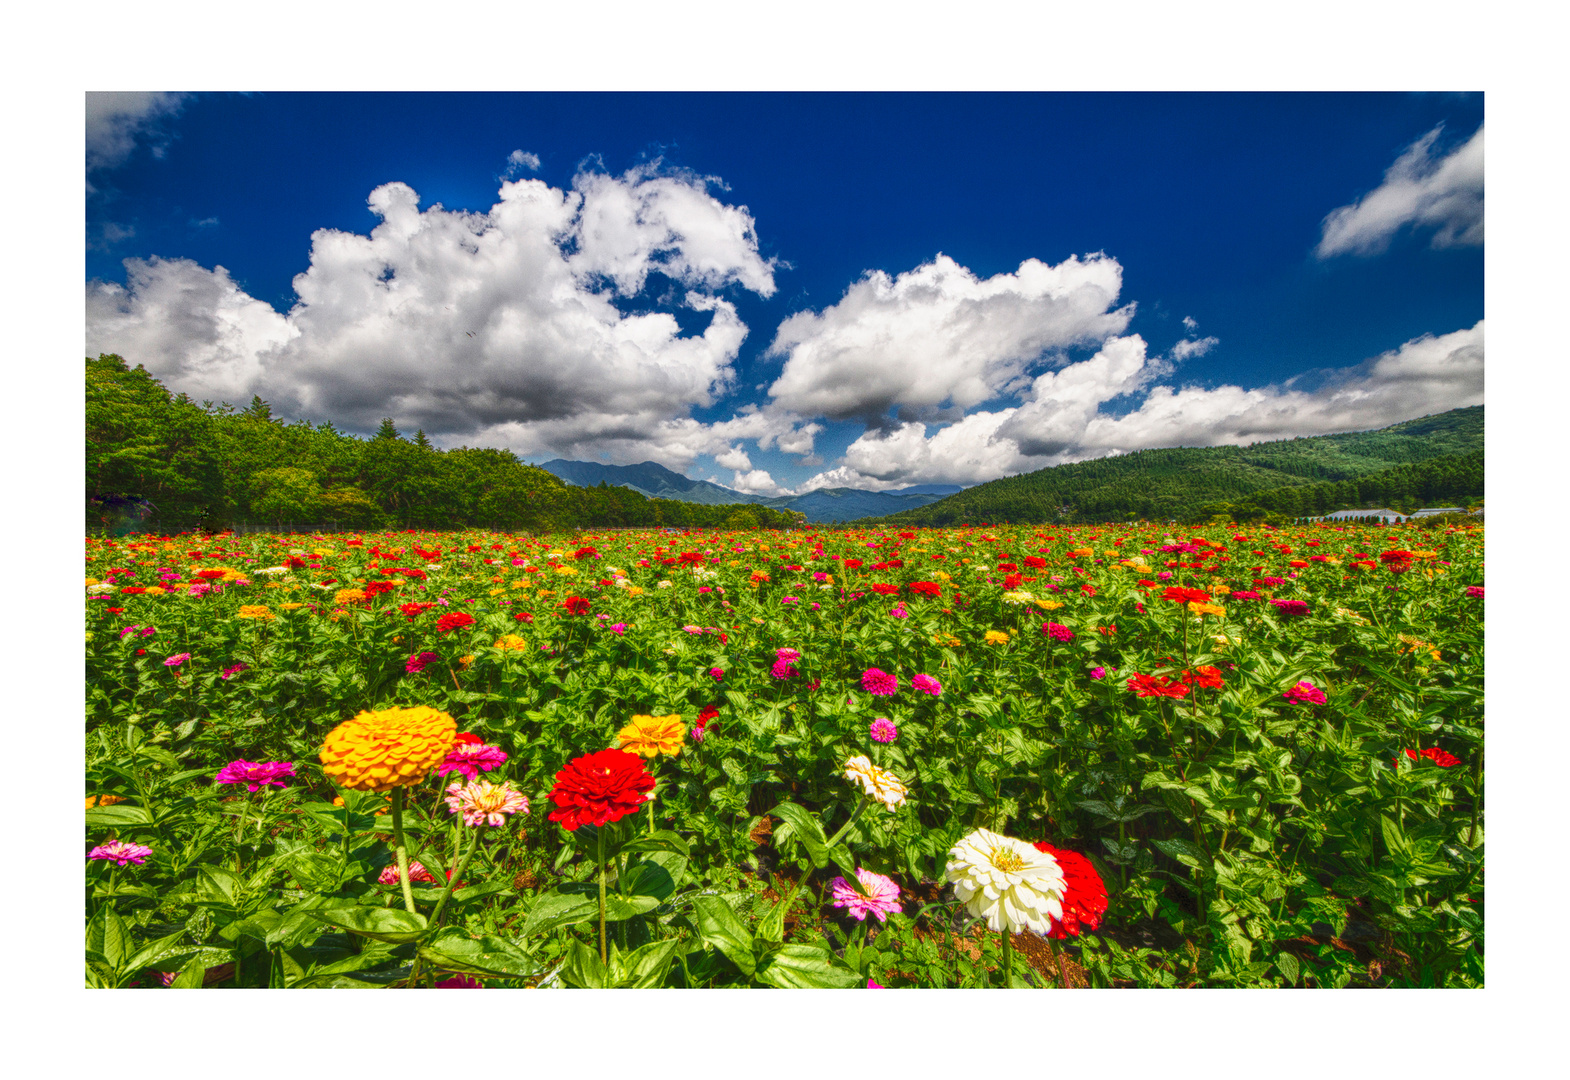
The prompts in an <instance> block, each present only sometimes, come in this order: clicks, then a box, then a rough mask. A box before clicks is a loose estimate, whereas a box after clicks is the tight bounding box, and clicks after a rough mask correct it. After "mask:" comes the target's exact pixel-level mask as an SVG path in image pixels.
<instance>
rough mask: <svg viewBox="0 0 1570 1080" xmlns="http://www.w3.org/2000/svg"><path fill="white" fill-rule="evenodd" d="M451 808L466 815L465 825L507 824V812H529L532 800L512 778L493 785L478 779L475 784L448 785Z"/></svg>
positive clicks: (448, 798) (449, 807) (456, 812)
mask: <svg viewBox="0 0 1570 1080" xmlns="http://www.w3.org/2000/svg"><path fill="white" fill-rule="evenodd" d="M446 801H447V808H448V810H449V811H450V812H451V813H454V814H459V813H461V814H462V815H463V823H464V824H465V825H505V824H507V815H509V814H515V813H518V812H520V811H521V812H522V813H525V814H527V813H528V812H529V800H528V799H527V798H525V797H524V795H523V793H522V792H520V791H518V790H517V789H516V788H514V787H513V786H512V781H510V780H509V781H507V782H506V783H502V784H493V783H491V782H490V781H489V780H476V781H474V782H473V783H471V784H467V785H462V786H460V785H458V784H449V785H447V800H446Z"/></svg>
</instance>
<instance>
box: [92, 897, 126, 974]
mask: <svg viewBox="0 0 1570 1080" xmlns="http://www.w3.org/2000/svg"><path fill="white" fill-rule="evenodd" d="M101 926H102V930H101V933H102V938H101V940H102V942H103V945H102V947H101V948H99V949H97V950H95V951H97V952H101V953H103V956H104V959H105V960H107V961H108V962H109V964H110V966H111V967H113V968H114V969H115V970H116V971H119V970H121V969H122V968H124V967H125V961H126V957H128V956H130V955H131V948H132V942H131V931H130V929H129V928H128V927H127V926H126V925H125V920H123V919H121V918H120V914H119V912H117V911H115V909H114V908H112V907H106V908H104V909H103V922H102V923H101Z"/></svg>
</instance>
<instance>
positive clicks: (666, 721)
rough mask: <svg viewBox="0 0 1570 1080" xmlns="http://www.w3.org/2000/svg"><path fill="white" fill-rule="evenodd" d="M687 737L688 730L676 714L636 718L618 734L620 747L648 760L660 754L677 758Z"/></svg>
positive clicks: (639, 716)
mask: <svg viewBox="0 0 1570 1080" xmlns="http://www.w3.org/2000/svg"><path fill="white" fill-rule="evenodd" d="M686 737H687V729H686V727H685V726H684V725H683V724H682V722H681V717H680V716H678V715H676V714H675V713H672V714H671V715H670V716H643V715H638V716H634V717H633V718H632V720H631V721H629V722H628V724H627V726H626V727H624V728H622V729H621V730H620V731H618V732H617V733H616V739H617V745H618V746H620V747H621V748H622V749H623V750H626V751H628V752H630V753H633V754H642V755H643V756H644V757H646V758H652V757H654V756H656V755H658V754H669V755H670V756H672V757H675V756H676V755H677V754H679V753H681V745H682V740H683V739H685V738H686Z"/></svg>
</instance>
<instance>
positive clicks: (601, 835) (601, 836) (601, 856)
mask: <svg viewBox="0 0 1570 1080" xmlns="http://www.w3.org/2000/svg"><path fill="white" fill-rule="evenodd" d="M596 842H597V843H598V844H599V853H598V854H597V855H596V856H595V857H596V859H597V860H598V861H599V864H600V963H601V964H604V965H606V966H609V964H610V961H609V960H608V959H606V956H605V826H603V825H601V826H600V827H599V829H598V830H597V836H596Z"/></svg>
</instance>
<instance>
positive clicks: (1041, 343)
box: [768, 254, 1133, 425]
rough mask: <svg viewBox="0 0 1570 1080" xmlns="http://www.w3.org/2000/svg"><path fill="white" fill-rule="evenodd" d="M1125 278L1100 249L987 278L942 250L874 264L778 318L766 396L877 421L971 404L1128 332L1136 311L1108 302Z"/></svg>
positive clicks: (812, 410)
mask: <svg viewBox="0 0 1570 1080" xmlns="http://www.w3.org/2000/svg"><path fill="white" fill-rule="evenodd" d="M1122 276H1123V271H1122V267H1121V266H1119V265H1118V263H1117V260H1115V259H1112V258H1109V257H1107V256H1105V255H1099V254H1098V255H1091V256H1089V257H1088V258H1086V259H1083V260H1081V259H1079V258H1077V257H1071V258H1068V259H1065V260H1064V261H1063V262H1061V263H1059V264H1058V265H1056V266H1049V265H1047V264H1046V263H1043V262H1041V261H1039V260H1037V259H1027V260H1025V261H1024V262H1023V263H1021V264H1020V266H1019V269H1018V270H1017V271H1015V272H1014V273H1011V274H996V275H994V276H992V277H990V278H978V277H977V276H976V275H975V274H973V273H972V272H971V271H970V270H968V269H967V268H965V267H963V266H961V265H959V264H958V263H956V262H955V261H954V260H953V259H951V258H949V257H948V256H946V255H939V256H937V258H935V259H934V260H933V261H932V262H930V263H926V264H923V265H922V266H919V267H917V268H916V269H914V270H911V271H908V272H906V273H903V274H900V275H898V276H897V277H894V278H891V277H889V275H888V274H886V273H884V272H882V271H872V272H869V273H868V274H866V275H865V276H864V277H863V278H862V279H861V280H860V281H858V282H856V283H855V284H854V285H852V286H851V287H850V288H849V289H847V290H846V292H845V296H844V297H843V298H842V299H841V300H840V301H839V303H837V304H835V305H833V306H832V307H829V308H826V309H824V310H823V311H822V312H811V311H803V312H799V313H798V314H795V315H792V316H791V317H790V318H788V319H786V320H785V321H784V322H782V323H781V324H780V327H779V330H778V332H777V333H776V335H775V337H774V341H773V343H772V344H771V345H770V347H769V352H770V353H771V354H772V355H776V356H784V357H786V360H785V365H784V368H783V370H782V371H781V372H780V375H779V378H777V379H776V380H775V381H774V383H773V385H772V386H770V387H769V391H768V392H769V395H770V397H771V398H772V399H773V401H774V403H775V405H776V406H779V407H782V408H785V409H789V410H792V411H794V412H797V413H800V414H802V415H804V416H826V417H830V418H833V419H852V418H854V419H862V420H865V421H867V422H868V423H870V424H874V425H877V424H880V423H881V421H880V418H881V417H883V415H884V414H885V413H886V412H887V411H888V410H889V409H890V408H892V407H894V406H900V407H902V409H904V410H915V411H920V410H922V409H926V410H932V409H936V408H938V407H941V406H944V405H948V406H950V407H951V408H953V409H956V410H964V409H969V408H974V407H975V406H977V405H980V404H982V403H983V402H986V401H988V400H990V399H992V398H995V397H997V396H998V395H999V394H1000V393H1002V392H1004V391H1006V390H1007V389H1008V388H1009V387H1010V386H1012V385H1014V384H1016V383H1017V382H1018V381H1019V380H1020V379H1021V378H1022V376H1024V375H1025V373H1026V371H1027V370H1028V369H1029V368H1030V367H1031V366H1033V365H1035V364H1037V363H1039V362H1041V361H1042V360H1043V358H1044V357H1046V356H1047V354H1049V353H1052V352H1053V351H1055V350H1061V349H1064V348H1067V347H1069V346H1072V345H1079V344H1085V343H1095V342H1099V341H1101V340H1103V339H1105V338H1107V337H1110V336H1112V335H1114V334H1118V333H1121V332H1122V331H1123V329H1124V328H1125V327H1126V326H1127V325H1128V321H1129V319H1130V318H1131V317H1132V316H1133V305H1128V306H1126V307H1123V308H1118V309H1114V308H1113V306H1112V305H1113V304H1114V303H1116V301H1117V296H1118V291H1119V289H1120V288H1121V286H1122Z"/></svg>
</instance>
